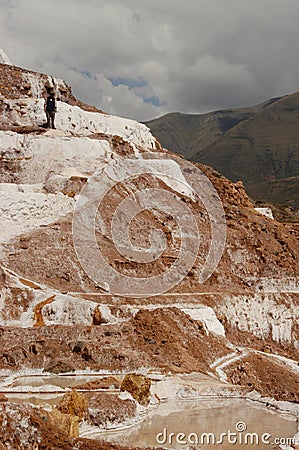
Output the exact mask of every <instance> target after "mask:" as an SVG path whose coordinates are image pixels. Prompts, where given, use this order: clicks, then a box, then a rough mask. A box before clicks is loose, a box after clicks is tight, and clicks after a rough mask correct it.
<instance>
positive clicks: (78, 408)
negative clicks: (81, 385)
mask: <svg viewBox="0 0 299 450" xmlns="http://www.w3.org/2000/svg"><path fill="white" fill-rule="evenodd" d="M87 407H88V401H87V399H86V398H85V397H84V395H82V394H79V393H78V392H77V391H75V390H73V391H70V392H67V393H66V394H65V395H64V396H63V397H62V399H61V400H60V402H59V403H58V405H57V407H56V408H57V409H58V411H60V412H61V413H63V414H70V415H71V416H77V417H78V418H79V420H82V419H83V417H85V416H86V413H87Z"/></svg>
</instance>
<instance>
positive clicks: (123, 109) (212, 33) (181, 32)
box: [0, 0, 299, 120]
mask: <svg viewBox="0 0 299 450" xmlns="http://www.w3.org/2000/svg"><path fill="white" fill-rule="evenodd" d="M0 8H1V18H0V26H1V28H0V36H1V44H0V47H2V48H3V49H4V50H5V51H6V52H7V53H8V55H9V56H10V58H11V59H12V60H13V61H14V63H15V64H17V65H21V66H25V67H28V68H31V69H33V70H39V71H47V72H50V73H51V74H53V75H55V76H58V77H62V78H64V79H66V81H67V82H68V83H69V84H72V85H73V87H74V91H75V93H76V94H77V95H78V96H79V97H80V98H81V99H82V100H85V101H88V102H90V103H92V104H96V105H97V106H99V107H100V108H102V109H104V110H106V111H108V112H111V113H115V114H118V115H123V116H127V117H133V118H137V119H139V120H145V119H149V118H152V117H154V116H157V115H160V114H163V113H165V112H168V111H182V112H204V111H207V110H210V109H214V108H223V107H231V106H241V105H251V104H254V103H256V102H259V101H262V100H263V99H266V98H268V97H273V96H278V95H282V94H285V93H288V92H292V91H295V90H298V89H299V61H298V57H297V53H298V50H297V49H298V43H299V31H298V25H297V24H298V21H299V20H298V19H299V7H298V0H250V1H245V0H225V1H224V0H185V1H184V2H182V1H176V0H162V1H161V0H159V1H158V0H151V2H148V1H145V0H127V1H125V2H124V1H120V0H110V1H109V2H108V1H102V0H87V1H85V2H82V1H79V0H64V1H61V0H60V1H58V0H52V1H51V2H41V1H39V0H11V1H7V0H5V1H4V0H0ZM138 80H139V81H140V83H139V84H138V83H136V81H138ZM116 81H117V82H116Z"/></svg>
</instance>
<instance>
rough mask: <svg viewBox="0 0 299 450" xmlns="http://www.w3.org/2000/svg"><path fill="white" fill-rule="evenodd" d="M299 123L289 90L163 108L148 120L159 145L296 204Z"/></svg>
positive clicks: (258, 193)
mask: <svg viewBox="0 0 299 450" xmlns="http://www.w3.org/2000/svg"><path fill="white" fill-rule="evenodd" d="M298 123H299V93H294V94H291V95H288V96H285V97H281V98H276V99H271V100H269V101H267V102H265V103H262V104H261V105H258V106H255V107H252V108H242V109H230V110H223V111H216V112H212V113H208V114H203V115H187V114H177V113H175V114H168V115H166V116H164V117H161V118H160V119H155V120H152V121H149V122H147V125H148V126H149V127H150V128H151V130H152V133H153V134H154V135H155V136H156V137H157V138H158V139H159V140H160V142H161V143H162V145H164V146H165V147H167V148H169V149H171V150H173V151H176V152H178V153H181V154H183V155H184V156H186V157H187V158H188V159H190V160H192V161H198V162H201V163H204V164H208V165H211V166H213V167H214V168H215V169H216V170H218V171H220V172H221V173H223V174H224V175H225V176H227V177H228V178H230V179H231V180H232V181H238V180H242V181H243V182H244V184H245V186H246V188H247V191H248V192H249V194H250V195H253V196H255V197H256V198H260V199H265V200H269V201H272V202H277V203H282V204H288V205H290V206H293V207H296V208H298V199H297V198H298V196H299V195H298V194H299V177H296V176H297V175H299V127H298ZM173 130H174V131H173ZM177 136H179V137H180V139H177ZM294 177H295V178H294ZM282 179H283V180H284V181H283V182H281V183H278V184H277V183H275V182H276V181H277V180H282ZM274 186H275V187H274Z"/></svg>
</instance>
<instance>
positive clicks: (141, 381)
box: [120, 373, 151, 405]
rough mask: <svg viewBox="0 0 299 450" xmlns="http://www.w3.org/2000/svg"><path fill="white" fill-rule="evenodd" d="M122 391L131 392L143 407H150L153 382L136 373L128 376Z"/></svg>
mask: <svg viewBox="0 0 299 450" xmlns="http://www.w3.org/2000/svg"><path fill="white" fill-rule="evenodd" d="M120 389H121V390H122V391H127V392H129V393H130V394H131V395H132V397H133V398H134V399H135V400H136V401H137V402H138V403H140V404H141V405H148V403H149V401H150V390H151V381H150V380H149V379H148V378H146V377H145V376H143V375H138V374H136V373H130V374H128V375H126V376H125V378H124V379H123V381H122V383H121V387H120Z"/></svg>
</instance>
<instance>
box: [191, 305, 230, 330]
mask: <svg viewBox="0 0 299 450" xmlns="http://www.w3.org/2000/svg"><path fill="white" fill-rule="evenodd" d="M182 311H183V312H184V313H185V314H188V315H189V316H190V317H191V318H192V319H194V320H200V321H202V322H203V323H204V324H205V327H206V331H207V332H208V333H209V332H212V333H215V334H218V335H219V336H223V337H225V329H224V326H223V325H222V323H221V322H220V321H219V320H218V319H217V317H216V314H215V311H214V310H213V308H211V307H210V306H205V305H197V306H196V307H192V308H183V309H182Z"/></svg>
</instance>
